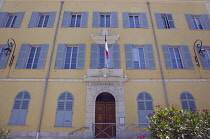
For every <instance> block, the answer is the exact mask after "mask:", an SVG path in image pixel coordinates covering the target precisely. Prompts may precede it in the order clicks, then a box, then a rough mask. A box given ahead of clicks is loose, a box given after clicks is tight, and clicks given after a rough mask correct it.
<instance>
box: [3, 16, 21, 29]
mask: <svg viewBox="0 0 210 139" xmlns="http://www.w3.org/2000/svg"><path fill="white" fill-rule="evenodd" d="M23 16H24V12H18V13H8V12H0V27H1V28H19V27H20V24H21V22H22V19H23Z"/></svg>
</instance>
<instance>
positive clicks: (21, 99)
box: [8, 91, 31, 126]
mask: <svg viewBox="0 0 210 139" xmlns="http://www.w3.org/2000/svg"><path fill="white" fill-rule="evenodd" d="M30 99H31V97H30V94H29V93H28V92H27V91H22V92H20V93H18V94H17V95H16V97H15V100H14V105H13V108H12V111H11V114H10V119H9V123H8V125H12V126H24V125H25V122H26V117H27V113H28V106H29V102H30Z"/></svg>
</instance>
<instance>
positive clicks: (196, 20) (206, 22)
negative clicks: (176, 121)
mask: <svg viewBox="0 0 210 139" xmlns="http://www.w3.org/2000/svg"><path fill="white" fill-rule="evenodd" d="M185 17H186V20H187V23H188V26H189V28H190V29H191V30H210V19H209V17H208V14H200V15H192V14H185Z"/></svg>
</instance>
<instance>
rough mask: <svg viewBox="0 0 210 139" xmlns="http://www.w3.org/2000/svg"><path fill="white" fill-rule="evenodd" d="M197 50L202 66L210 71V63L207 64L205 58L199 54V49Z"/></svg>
mask: <svg viewBox="0 0 210 139" xmlns="http://www.w3.org/2000/svg"><path fill="white" fill-rule="evenodd" d="M196 49H197V55H198V56H199V58H200V62H201V65H202V67H203V69H210V67H209V65H208V62H207V60H206V58H205V56H204V57H203V56H201V55H200V54H199V53H198V52H199V48H198V47H196ZM205 55H206V54H205Z"/></svg>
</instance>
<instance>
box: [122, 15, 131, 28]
mask: <svg viewBox="0 0 210 139" xmlns="http://www.w3.org/2000/svg"><path fill="white" fill-rule="evenodd" d="M122 18H123V28H130V24H129V15H128V12H123V13H122Z"/></svg>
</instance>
